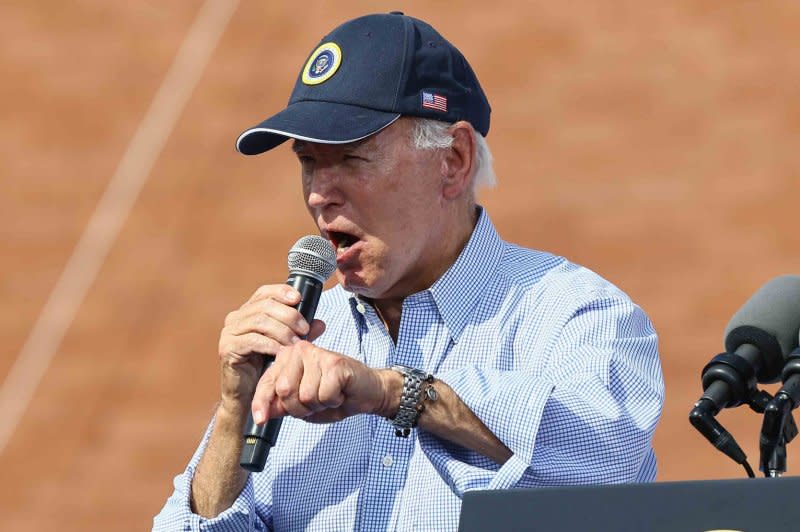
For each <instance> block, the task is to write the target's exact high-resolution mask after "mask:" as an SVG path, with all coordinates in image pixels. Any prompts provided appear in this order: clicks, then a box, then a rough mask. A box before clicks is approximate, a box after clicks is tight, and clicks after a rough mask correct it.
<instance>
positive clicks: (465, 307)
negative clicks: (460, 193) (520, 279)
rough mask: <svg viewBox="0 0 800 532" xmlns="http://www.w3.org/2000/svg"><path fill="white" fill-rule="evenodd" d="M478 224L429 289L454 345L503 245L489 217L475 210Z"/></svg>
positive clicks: (483, 291)
mask: <svg viewBox="0 0 800 532" xmlns="http://www.w3.org/2000/svg"><path fill="white" fill-rule="evenodd" d="M478 209H479V214H478V223H477V224H476V225H475V229H474V230H473V231H472V236H470V238H469V241H468V242H467V245H466V246H464V249H462V250H461V253H460V254H459V256H458V258H457V259H456V261H455V262H454V263H453V264H452V266H450V268H449V269H448V270H447V271H446V272H445V273H444V275H442V276H441V277H440V278H439V280H437V281H436V282H435V283H433V286H431V287H430V292H431V295H432V296H433V300H434V301H435V302H436V306H437V307H438V309H439V314H441V316H442V320H443V321H444V323H445V325H446V326H447V328H448V330H449V331H450V335H451V336H452V337H453V341H454V342H458V338H459V336H461V333H462V331H463V330H464V327H465V326H466V325H467V323H469V320H470V319H471V318H472V314H473V313H474V312H475V307H476V305H477V304H478V302H479V301H480V299H481V297H482V296H483V295H484V294H485V293H486V287H487V286H489V285H490V283H492V282H493V279H494V278H495V276H496V270H497V266H498V264H499V262H500V258H501V256H502V253H503V241H502V240H501V239H500V235H498V234H497V231H496V230H495V228H494V225H492V221H491V220H490V219H489V215H488V214H487V213H486V210H485V209H484V208H482V207H478Z"/></svg>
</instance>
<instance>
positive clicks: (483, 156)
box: [411, 118, 497, 191]
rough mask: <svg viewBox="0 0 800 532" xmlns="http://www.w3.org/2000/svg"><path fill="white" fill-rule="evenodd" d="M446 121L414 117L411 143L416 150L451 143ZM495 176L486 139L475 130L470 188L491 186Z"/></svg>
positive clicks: (449, 144)
mask: <svg viewBox="0 0 800 532" xmlns="http://www.w3.org/2000/svg"><path fill="white" fill-rule="evenodd" d="M450 126H452V124H448V123H447V122H442V121H440V120H432V119H430V118H415V119H414V126H413V128H412V129H411V143H412V145H413V146H414V147H415V148H417V149H418V150H437V149H442V148H449V147H450V146H452V145H453V135H452V134H451V133H450V131H449V130H450ZM496 182H497V177H496V176H495V173H494V168H493V167H492V152H491V151H489V145H488V144H487V143H486V139H485V138H484V137H483V135H481V134H480V133H478V132H477V131H476V132H475V176H474V177H473V179H472V190H473V191H475V190H477V189H478V187H493V186H494V185H495V183H496Z"/></svg>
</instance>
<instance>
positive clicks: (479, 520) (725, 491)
mask: <svg viewBox="0 0 800 532" xmlns="http://www.w3.org/2000/svg"><path fill="white" fill-rule="evenodd" d="M458 530H459V532H478V531H481V532H485V531H493V532H494V531H498V532H499V531H504V532H505V531H536V532H539V531H542V532H544V531H547V532H550V531H564V532H570V531H580V532H587V531H591V532H662V531H664V532H667V531H669V532H683V531H687V532H705V531H718V530H726V531H727V530H735V531H742V532H774V531H781V532H783V531H786V532H789V531H793V530H797V531H800V477H786V478H775V479H768V478H760V479H742V480H703V481H695V482H656V483H652V484H624V485H613V486H574V487H561V488H537V489H513V490H494V491H470V492H467V493H466V494H465V495H464V501H463V505H462V508H461V519H460V521H459V527H458Z"/></svg>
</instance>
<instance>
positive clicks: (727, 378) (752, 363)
mask: <svg viewBox="0 0 800 532" xmlns="http://www.w3.org/2000/svg"><path fill="white" fill-rule="evenodd" d="M799 327H800V276H796V275H785V276H781V277H776V278H775V279H772V280H771V281H769V282H768V283H766V284H765V285H764V286H762V287H761V288H760V289H759V290H758V291H757V292H756V293H755V294H753V296H752V297H751V298H750V299H749V300H747V302H746V303H745V304H744V305H743V306H742V308H741V309H739V311H738V312H736V314H734V316H733V317H732V318H731V320H730V322H729V323H728V326H727V327H726V329H725V350H726V351H725V352H724V353H721V354H719V355H717V356H716V357H714V358H713V359H711V361H710V362H709V363H708V364H707V365H706V367H705V368H703V372H702V382H703V396H702V397H701V398H700V399H699V400H698V401H697V402H696V403H695V405H694V408H693V410H692V411H691V413H690V414H689V421H690V422H691V423H692V425H693V426H694V427H695V428H696V429H697V430H698V431H700V433H701V434H703V436H705V437H706V438H707V439H708V440H709V441H710V442H711V443H712V444H713V445H714V446H715V447H717V448H718V449H719V450H720V451H722V452H723V453H725V454H726V455H728V456H729V457H731V458H732V459H733V460H734V461H736V462H737V463H739V464H743V465H745V468H746V469H747V470H748V474H749V475H750V476H753V474H752V470H751V469H750V468H749V466H748V465H747V464H746V456H745V454H744V452H743V451H742V450H741V448H740V447H739V446H738V445H737V444H736V441H735V440H734V439H733V437H732V436H731V435H730V434H729V433H728V432H727V431H726V430H725V429H724V428H723V427H722V426H721V425H720V424H719V423H718V422H717V421H716V420H715V419H714V416H716V415H717V413H719V411H720V410H721V409H723V408H730V407H735V406H739V405H741V404H743V403H750V404H751V407H754V408H756V407H759V408H763V407H764V404H766V401H765V400H764V398H763V397H760V396H759V395H758V394H759V393H760V392H758V389H757V387H756V383H757V382H759V383H773V382H776V381H777V380H778V379H779V377H780V375H781V370H782V369H783V364H784V361H785V360H786V356H787V355H788V354H789V353H790V352H791V351H792V349H794V348H795V347H797V336H798V328H799ZM757 400H758V401H760V402H762V403H764V404H760V406H759V405H755V403H756V402H757Z"/></svg>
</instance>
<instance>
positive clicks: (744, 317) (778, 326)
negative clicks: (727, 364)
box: [725, 275, 800, 383]
mask: <svg viewBox="0 0 800 532" xmlns="http://www.w3.org/2000/svg"><path fill="white" fill-rule="evenodd" d="M799 331H800V275H783V276H780V277H776V278H775V279H772V280H771V281H769V282H768V283H766V284H765V285H764V286H762V287H761V288H759V289H758V291H756V293H755V294H753V296H752V297H750V299H748V300H747V302H746V303H745V304H744V305H743V306H742V308H740V309H739V311H738V312H736V314H734V315H733V317H732V318H731V320H730V321H729V322H728V326H727V327H726V328H725V349H726V351H728V352H729V353H733V352H734V351H736V349H737V348H739V347H740V346H741V345H743V344H751V345H754V346H755V347H756V348H758V350H759V351H760V352H761V355H762V356H763V359H764V365H763V367H762V368H761V370H760V371H759V374H758V375H757V377H758V381H759V382H763V383H770V382H775V381H777V380H778V379H779V378H780V374H781V370H782V369H783V364H784V362H785V360H786V356H787V355H788V354H789V353H790V352H791V351H792V350H793V349H794V348H796V347H797V343H798V335H799V334H800V332H799Z"/></svg>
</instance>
